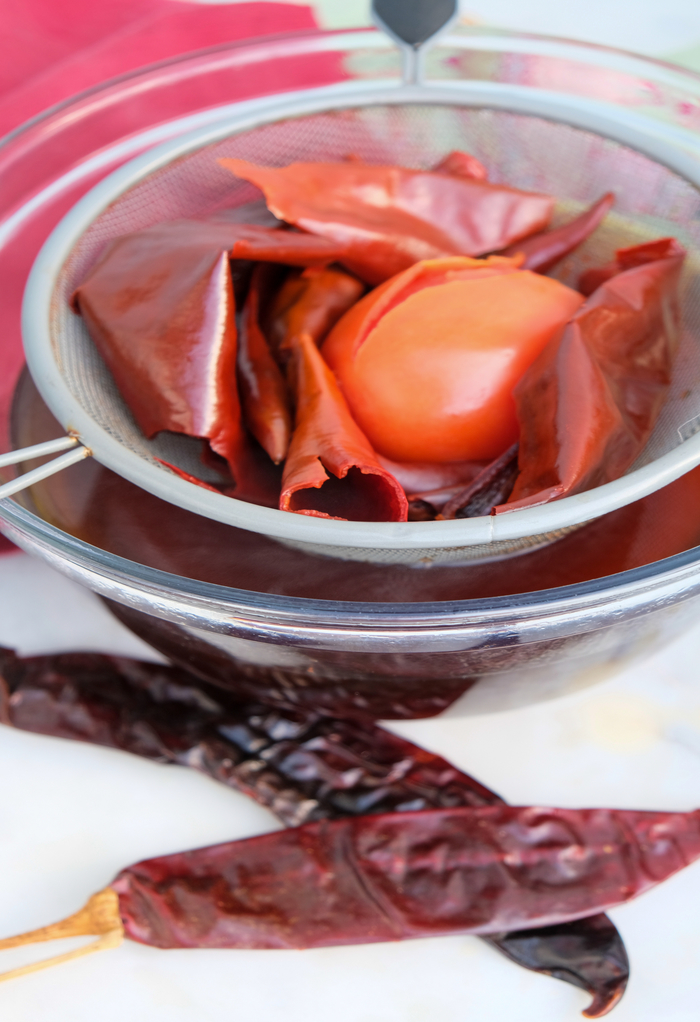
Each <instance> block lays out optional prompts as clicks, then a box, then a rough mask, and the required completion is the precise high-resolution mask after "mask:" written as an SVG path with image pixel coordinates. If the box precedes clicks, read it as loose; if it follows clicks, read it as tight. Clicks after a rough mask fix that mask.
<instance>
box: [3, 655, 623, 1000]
mask: <svg viewBox="0 0 700 1022" xmlns="http://www.w3.org/2000/svg"><path fill="white" fill-rule="evenodd" d="M0 720H1V721H2V722H3V723H4V724H6V725H10V726H12V727H16V728H20V729H22V730H26V731H32V732H35V733H39V734H45V735H52V736H54V737H59V738H64V739H73V740H77V741H84V742H90V743H91V744H96V745H105V746H109V747H111V748H117V749H122V750H123V751H125V752H130V753H132V754H135V755H138V756H143V757H145V758H147V759H154V760H156V761H158V762H167V763H176V764H179V765H182V766H187V767H192V768H194V769H196V770H200V771H201V772H203V773H204V774H206V775H207V776H209V777H212V778H213V779H214V780H217V781H220V782H222V783H223V784H226V785H228V786H229V787H232V788H234V789H235V790H237V791H240V792H241V793H242V794H244V795H248V796H249V797H251V798H253V799H255V801H256V802H258V803H260V804H261V805H264V806H265V807H267V808H268V809H270V810H271V811H272V812H273V813H274V814H275V815H276V816H277V817H278V818H279V819H280V820H281V821H282V822H283V823H284V824H285V826H288V827H293V826H296V825H298V824H300V823H303V822H306V821H308V820H320V819H338V818H342V817H344V816H356V815H364V814H375V813H381V812H386V811H389V810H390V811H392V812H405V811H408V810H411V809H414V810H415V809H422V808H426V807H428V806H432V807H435V808H438V807H440V806H443V807H444V806H456V805H472V806H480V805H499V804H502V799H501V798H499V796H498V795H496V794H495V793H494V792H492V791H489V789H488V788H486V787H484V785H483V784H481V783H480V782H479V781H476V780H475V779H474V778H473V777H470V776H469V775H468V774H464V773H462V772H461V771H459V770H457V769H456V768H455V767H453V766H452V765H451V764H450V763H448V762H447V761H446V760H444V759H442V757H440V756H436V755H434V754H433V753H431V752H428V751H427V750H425V749H421V748H419V747H418V746H416V745H413V744H412V743H411V742H408V741H406V740H405V739H403V738H400V737H398V736H397V735H394V734H391V732H389V731H384V730H383V729H382V728H378V727H375V726H373V725H372V724H369V723H367V724H364V725H358V724H357V723H354V722H352V721H348V720H338V719H333V718H329V717H324V716H322V715H319V714H318V713H314V712H304V711H302V710H299V709H297V710H296V711H293V712H286V713H285V712H284V711H280V710H272V709H270V708H269V707H264V706H260V705H257V704H242V703H240V702H236V701H234V700H233V699H231V698H230V697H229V696H227V695H226V693H224V692H223V691H222V690H221V689H220V688H213V687H212V686H209V685H206V684H202V682H200V681H199V680H198V679H197V678H195V677H194V676H193V675H190V674H188V673H186V672H184V671H182V670H179V669H177V668H173V667H168V666H163V665H160V664H152V663H143V662H139V661H135V660H129V659H126V658H124V657H110V656H103V655H101V654H96V653H62V654H57V655H51V656H40V657H29V658H26V659H21V660H20V659H19V658H18V657H17V656H15V654H14V653H13V652H12V651H11V650H0ZM485 939H487V940H488V942H489V943H490V944H491V945H492V946H493V947H495V948H496V949H497V950H499V951H500V952H501V953H503V954H505V955H506V956H507V957H509V958H510V959H511V960H512V961H514V962H516V963H517V964H518V965H522V966H524V967H525V968H528V969H531V970H533V971H535V972H542V973H545V974H548V975H553V976H555V977H556V978H558V979H563V980H565V981H567V982H570V983H573V984H574V985H575V986H579V987H582V988H583V989H584V990H588V991H589V993H591V994H592V996H593V1002H592V1003H591V1005H590V1006H589V1008H588V1009H587V1010H586V1012H584V1014H585V1015H586V1016H587V1017H589V1018H596V1017H599V1016H600V1015H603V1014H606V1013H607V1012H608V1011H610V1010H611V1008H612V1007H613V1006H614V1005H615V1004H616V1003H617V1002H618V1000H619V999H620V997H621V996H622V994H623V993H624V990H625V986H626V983H627V979H628V976H629V964H628V961H627V955H626V952H625V948H624V944H623V943H622V938H621V937H620V935H619V934H618V932H617V930H616V929H615V926H614V924H613V923H612V922H611V921H610V919H608V918H607V916H604V915H600V914H599V915H595V916H592V917H587V918H585V919H580V920H577V921H576V922H573V923H563V924H560V925H558V926H556V927H546V928H535V929H530V930H525V931H520V932H517V931H516V932H514V933H507V932H506V933H499V934H490V935H489V936H488V937H487V938H485Z"/></svg>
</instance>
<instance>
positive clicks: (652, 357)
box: [495, 239, 685, 513]
mask: <svg viewBox="0 0 700 1022" xmlns="http://www.w3.org/2000/svg"><path fill="white" fill-rule="evenodd" d="M658 245H659V243H655V244H654V245H653V246H651V247H650V246H646V245H645V246H641V247H640V246H635V247H634V248H633V249H627V250H624V251H625V253H626V258H628V259H629V260H631V261H634V260H635V259H636V260H641V262H639V264H638V265H633V266H632V268H631V269H626V270H625V269H623V270H622V272H620V273H618V274H617V275H616V276H614V277H611V278H610V279H609V280H607V281H606V282H605V283H603V284H602V285H601V286H600V287H599V288H598V290H597V291H595V292H594V294H593V295H592V296H591V297H590V298H588V300H587V301H586V302H585V304H584V305H583V306H582V307H581V309H580V310H579V311H578V312H577V313H576V314H575V315H574V317H573V318H572V320H571V322H570V323H569V324H568V326H567V327H566V329H565V331H564V333H563V335H562V337H561V339H554V340H553V341H552V342H551V343H550V344H549V345H548V347H547V348H545V350H544V351H543V352H542V354H541V355H540V356H539V358H538V359H536V361H535V362H534V363H533V365H532V366H531V367H530V369H528V371H527V372H526V373H525V375H524V376H523V378H522V379H521V380H520V382H519V383H518V385H517V386H516V388H515V390H514V397H515V402H516V406H517V411H518V419H519V422H520V451H519V455H518V462H519V469H520V472H519V475H518V478H517V479H516V482H515V486H514V488H513V492H512V493H511V495H510V498H509V500H508V501H507V503H505V504H501V505H499V506H498V507H496V508H495V511H496V513H499V512H508V511H512V510H515V509H517V508H521V507H529V506H533V505H536V504H543V503H546V502H548V501H550V500H556V499H558V498H560V497H564V496H567V495H568V494H573V493H580V492H581V491H583V490H587V489H590V488H591V487H593V486H600V485H601V484H603V483H606V482H609V481H611V480H613V479H617V478H619V477H620V476H621V475H622V474H623V472H625V470H626V469H627V468H629V466H630V465H631V464H632V462H633V461H634V460H635V458H636V457H637V455H638V454H639V453H640V452H641V451H642V449H643V448H644V445H645V444H646V442H647V440H648V438H649V436H650V434H651V431H652V429H653V427H654V424H655V422H656V418H657V416H658V414H659V411H660V410H661V407H662V405H663V402H664V400H665V398H666V395H667V393H668V388H669V386H670V383H671V370H672V366H673V360H674V357H675V354H676V350H677V347H678V282H679V278H680V273H681V269H682V266H683V260H684V258H685V250H684V249H683V248H682V247H681V246H680V245H679V244H678V243H677V242H675V241H673V240H672V239H671V240H669V241H667V242H666V243H665V244H664V246H663V248H662V249H661V251H662V253H663V254H662V256H661V258H659V257H658V256H659V251H660V250H659V248H658ZM640 248H641V249H642V251H640Z"/></svg>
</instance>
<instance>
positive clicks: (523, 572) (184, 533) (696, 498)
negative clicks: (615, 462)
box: [13, 373, 700, 603]
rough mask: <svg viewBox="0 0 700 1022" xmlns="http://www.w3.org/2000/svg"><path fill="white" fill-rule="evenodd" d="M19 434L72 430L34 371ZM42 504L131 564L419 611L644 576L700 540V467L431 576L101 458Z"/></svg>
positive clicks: (60, 483) (19, 396) (45, 487)
mask: <svg viewBox="0 0 700 1022" xmlns="http://www.w3.org/2000/svg"><path fill="white" fill-rule="evenodd" d="M13 430H14V442H15V446H20V445H21V446H26V445H29V444H33V443H38V442H40V441H41V440H45V439H50V438H52V437H55V436H59V435H60V434H61V432H62V430H61V428H60V426H59V425H58V423H57V422H56V421H55V419H54V418H53V416H52V415H51V413H50V412H49V411H48V409H47V408H46V406H45V405H44V403H43V401H42V399H41V397H40V396H39V394H38V392H37V390H36V388H35V387H34V384H33V382H32V381H31V378H30V377H29V376H28V374H26V373H25V374H24V376H23V377H22V379H21V381H20V383H19V385H18V388H17V392H16V396H15V403H14V409H13ZM31 497H32V500H33V502H34V505H35V509H36V510H37V511H38V512H39V514H40V515H41V516H42V517H43V518H44V519H46V520H47V521H49V522H51V523H52V524H54V525H57V526H58V527H59V528H61V529H63V530H64V531H66V532H69V533H71V534H72V535H75V536H78V537H79V538H80V539H83V540H85V541H86V542H88V543H91V544H93V545H94V546H97V547H100V548H102V549H104V550H108V551H110V552H111V553H115V554H118V555H120V556H122V557H126V558H129V559H130V560H134V561H138V562H140V563H142V564H145V565H148V566H150V567H153V568H159V569H161V570H163V571H167V572H171V573H173V574H176V575H183V576H185V577H187V578H193V579H198V580H200V581H203V582H211V583H215V584H218V585H224V586H232V587H234V588H238V589H245V590H250V591H253V592H260V593H274V594H278V595H283V596H295V597H307V598H311V599H321V600H341V601H361V602H367V603H412V602H418V601H419V602H429V601H437V600H440V601H446V600H469V599H480V598H487V597H493V596H507V595H513V594H517V593H527V592H533V591H536V590H542V589H552V588H556V587H558V586H565V585H571V584H574V583H579V582H584V581H587V580H589V579H596V578H602V577H604V576H607V575H612V574H616V573H617V572H621V571H625V570H627V569H630V568H637V567H640V566H642V565H645V564H650V563H652V562H654V561H658V560H661V559H662V558H665V557H669V556H671V555H672V554H676V553H680V552H681V551H683V550H687V549H689V548H691V547H694V546H696V545H697V544H698V543H700V468H697V469H695V470H694V471H692V472H689V473H688V474H687V475H685V476H683V477H682V478H681V479H679V480H677V481H676V482H675V483H672V484H671V485H670V486H667V487H665V488H664V489H663V490H660V491H658V492H657V493H655V494H652V495H651V496H649V497H645V498H644V499H643V500H640V501H637V502H636V503H634V504H631V505H629V506H628V507H625V508H622V509H620V510H619V511H614V512H612V513H611V514H608V515H606V516H604V517H603V518H599V519H598V520H597V521H594V522H592V523H591V524H589V525H585V526H583V527H582V528H580V529H578V530H575V531H574V532H572V533H570V534H569V535H568V536H566V537H564V538H563V539H561V540H559V541H558V542H556V543H553V544H551V545H550V546H547V547H545V548H542V549H540V550H537V551H535V552H533V553H527V554H522V555H519V556H516V557H511V558H508V559H505V560H502V561H495V562H488V563H482V564H474V565H466V566H464V565H463V566H443V567H436V566H432V567H425V568H423V567H401V566H386V565H373V564H364V563H358V562H352V561H341V560H337V559H335V558H331V557H322V556H311V555H309V554H306V553H302V552H300V551H299V550H295V549H293V548H291V547H287V546H285V545H284V544H282V543H279V542H278V541H276V540H273V539H268V538H266V537H265V536H261V535H258V534H257V533H252V532H245V531H243V530H240V529H235V528H232V527H231V526H228V525H222V524H221V523H219V522H214V521H211V520H209V519H207V518H203V517H201V516H199V515H195V514H193V513H192V512H190V511H185V510H182V509H181V508H178V507H175V506H174V505H172V504H168V503H166V502H165V501H162V500H160V499H159V498H158V497H154V496H152V495H151V494H149V493H146V492H145V491H144V490H141V489H139V488H138V487H136V486H134V485H133V484H132V483H129V482H127V481H126V480H125V479H122V478H121V477H120V476H118V475H115V474H114V473H113V472H111V471H109V469H106V468H103V467H102V466H101V465H100V464H99V463H97V462H96V461H93V460H87V461H83V462H81V463H79V464H78V465H75V466H74V467H72V468H70V469H69V470H68V471H66V472H64V473H62V474H61V475H57V476H54V477H52V478H50V479H47V480H45V481H44V482H42V483H40V484H38V485H36V486H34V487H33V488H32V491H31ZM436 527H437V526H436Z"/></svg>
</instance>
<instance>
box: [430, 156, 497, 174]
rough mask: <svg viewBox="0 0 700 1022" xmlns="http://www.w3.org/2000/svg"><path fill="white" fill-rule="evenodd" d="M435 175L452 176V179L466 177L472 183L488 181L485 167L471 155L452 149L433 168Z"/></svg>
mask: <svg viewBox="0 0 700 1022" xmlns="http://www.w3.org/2000/svg"><path fill="white" fill-rule="evenodd" d="M433 171H434V173H436V174H452V175H453V176H454V177H466V178H470V179H471V180H472V181H488V177H489V175H488V171H487V170H486V167H485V166H484V165H483V163H481V162H480V161H479V160H477V158H476V156H472V155H471V153H465V152H462V151H461V150H460V149H453V150H452V152H451V153H448V154H447V156H444V157H443V158H442V159H441V160H440V162H439V163H436V164H435V166H434V167H433Z"/></svg>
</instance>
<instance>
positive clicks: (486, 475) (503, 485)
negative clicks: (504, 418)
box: [442, 443, 518, 520]
mask: <svg viewBox="0 0 700 1022" xmlns="http://www.w3.org/2000/svg"><path fill="white" fill-rule="evenodd" d="M517 476H518V444H517V443H515V444H513V446H512V447H509V448H508V450H507V451H504V453H503V454H502V455H501V456H500V457H499V458H496V460H495V461H492V462H491V464H490V465H487V466H486V468H485V469H483V471H481V472H480V473H479V475H478V476H477V477H476V479H474V481H473V482H471V483H469V485H468V486H465V487H464V489H463V490H460V491H459V493H456V494H455V495H454V497H452V499H451V500H449V501H448V502H447V504H445V506H444V508H443V509H442V517H443V518H444V519H448V520H449V519H451V518H479V517H480V516H481V515H490V514H491V509H492V508H494V507H495V506H496V505H497V504H505V502H506V501H507V500H508V497H509V496H510V493H511V490H512V489H513V486H514V485H515V480H516V479H517Z"/></svg>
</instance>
